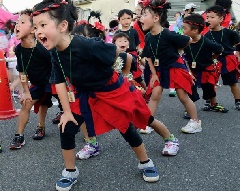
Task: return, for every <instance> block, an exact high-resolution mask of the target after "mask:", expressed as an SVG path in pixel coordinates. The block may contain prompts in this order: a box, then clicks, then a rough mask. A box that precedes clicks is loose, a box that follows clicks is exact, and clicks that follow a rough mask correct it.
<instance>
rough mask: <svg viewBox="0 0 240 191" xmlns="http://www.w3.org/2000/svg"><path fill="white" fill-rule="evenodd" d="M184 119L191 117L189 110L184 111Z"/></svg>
mask: <svg viewBox="0 0 240 191" xmlns="http://www.w3.org/2000/svg"><path fill="white" fill-rule="evenodd" d="M183 119H191V117H190V115H189V114H188V112H187V111H184V114H183Z"/></svg>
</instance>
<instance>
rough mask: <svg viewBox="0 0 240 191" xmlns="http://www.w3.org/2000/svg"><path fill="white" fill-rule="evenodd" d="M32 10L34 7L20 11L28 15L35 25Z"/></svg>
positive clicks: (21, 13)
mask: <svg viewBox="0 0 240 191" xmlns="http://www.w3.org/2000/svg"><path fill="white" fill-rule="evenodd" d="M32 12H33V10H32V9H24V10H22V11H21V12H20V15H28V16H29V20H30V22H31V24H32V25H33V19H32Z"/></svg>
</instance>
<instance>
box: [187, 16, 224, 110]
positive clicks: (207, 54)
mask: <svg viewBox="0 0 240 191" xmlns="http://www.w3.org/2000/svg"><path fill="white" fill-rule="evenodd" d="M204 25H205V22H204V19H203V18H202V16H201V15H199V14H191V15H190V16H187V17H185V18H184V19H183V33H184V34H185V35H188V36H190V37H191V38H192V39H193V40H192V43H191V44H190V45H189V46H187V47H186V48H185V49H184V52H185V58H186V60H187V63H188V65H189V69H190V71H191V73H192V75H193V76H194V77H195V78H196V82H195V85H194V86H195V88H192V90H193V91H196V94H197V95H198V93H197V85H198V84H200V86H201V88H202V90H203V99H204V100H210V104H208V105H205V107H204V108H203V110H204V111H219V112H222V113H226V112H228V110H227V109H225V108H224V107H223V106H222V105H220V104H219V103H217V100H216V88H215V87H216V83H217V81H218V69H217V65H216V63H214V61H213V56H214V57H216V56H218V55H220V54H221V53H222V51H223V47H222V46H221V45H220V44H217V43H215V42H213V41H211V40H209V39H208V38H206V37H204V36H201V34H200V33H201V32H202V30H203V28H204ZM194 95H195V94H194ZM198 97H199V96H198ZM190 98H191V95H190ZM192 100H193V99H192Z"/></svg>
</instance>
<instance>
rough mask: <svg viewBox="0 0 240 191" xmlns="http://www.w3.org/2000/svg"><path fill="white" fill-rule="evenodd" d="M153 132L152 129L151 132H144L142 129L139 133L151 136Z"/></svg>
mask: <svg viewBox="0 0 240 191" xmlns="http://www.w3.org/2000/svg"><path fill="white" fill-rule="evenodd" d="M153 131H154V129H152V130H151V131H146V130H144V129H140V131H139V133H141V134H151V133H152V132H153Z"/></svg>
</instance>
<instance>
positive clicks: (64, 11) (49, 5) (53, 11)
mask: <svg viewBox="0 0 240 191" xmlns="http://www.w3.org/2000/svg"><path fill="white" fill-rule="evenodd" d="M33 11H34V13H33V16H36V15H38V14H41V13H44V12H48V13H49V16H50V18H51V19H54V20H56V21H57V23H58V24H59V23H61V22H62V21H64V20H66V21H67V22H68V30H69V31H72V29H73V26H74V23H75V22H76V21H77V20H78V13H77V8H76V7H75V6H74V5H73V3H72V1H71V0H66V1H61V0H43V1H42V2H40V3H38V4H36V5H35V6H34V7H33Z"/></svg>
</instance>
